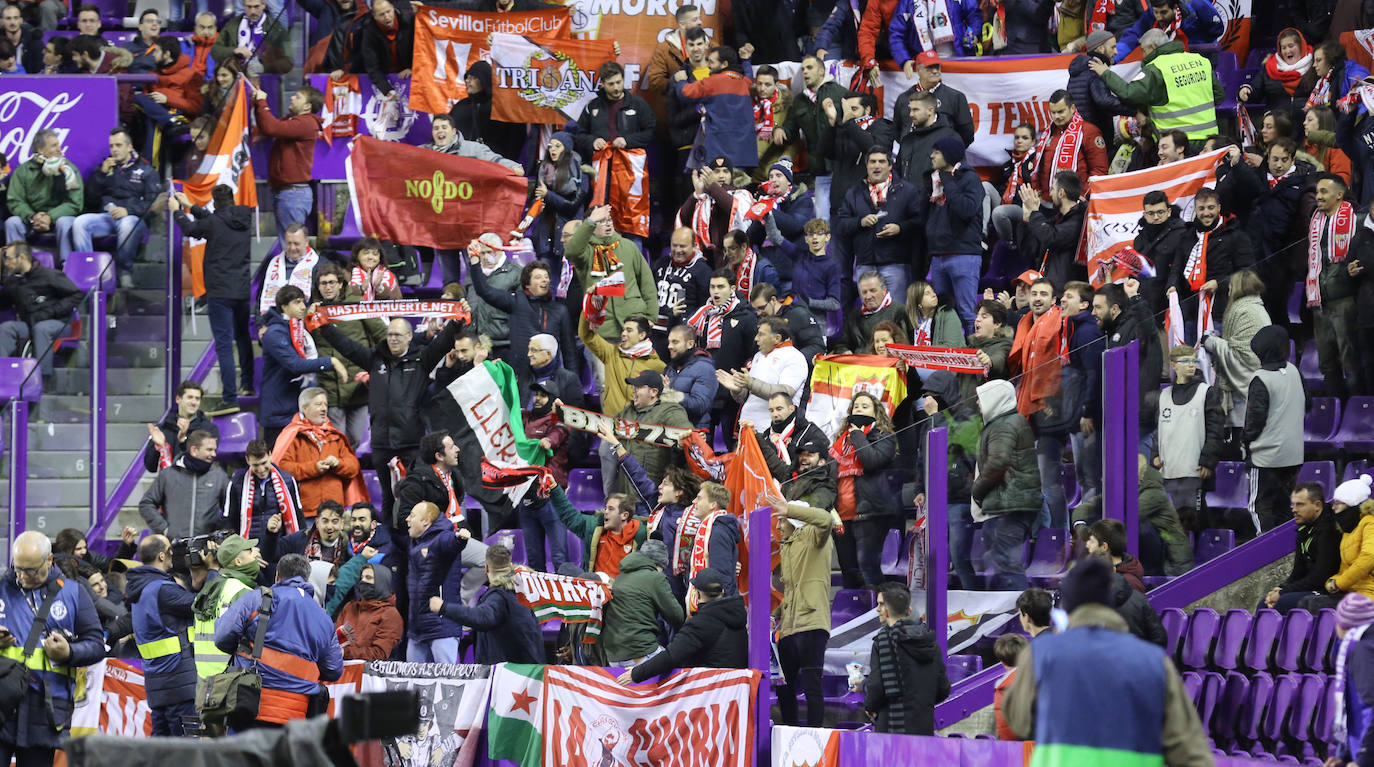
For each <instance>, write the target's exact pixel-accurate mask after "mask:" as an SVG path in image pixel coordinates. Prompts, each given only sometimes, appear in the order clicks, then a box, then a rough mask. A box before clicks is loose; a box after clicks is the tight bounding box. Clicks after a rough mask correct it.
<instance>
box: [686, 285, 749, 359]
mask: <svg viewBox="0 0 1374 767" xmlns="http://www.w3.org/2000/svg"><path fill="white" fill-rule="evenodd" d="M737 306H739V296H730V303H728V304H726V305H725V306H716V305H715V304H713V303H711V302H710V301H707V302H706V305H705V306H703V307H701V308H700V309H698V310H697V311H696V314H693V315H692V317H691V319H689V320H687V324H688V325H691V326H692V329H693V330H695V331H696V332H697V335H698V336H699V337H702V338H705V339H706V348H707V349H719V348H720V342H721V338H722V336H723V335H724V327H723V323H724V321H725V315H727V314H729V313H730V312H733V311H734V310H735V307H737Z"/></svg>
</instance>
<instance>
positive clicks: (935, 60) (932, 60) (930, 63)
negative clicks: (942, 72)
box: [916, 51, 940, 67]
mask: <svg viewBox="0 0 1374 767" xmlns="http://www.w3.org/2000/svg"><path fill="white" fill-rule="evenodd" d="M916 65H917V66H921V67H938V66H940V54H938V53H936V52H935V51H921V52H920V53H918V54H916Z"/></svg>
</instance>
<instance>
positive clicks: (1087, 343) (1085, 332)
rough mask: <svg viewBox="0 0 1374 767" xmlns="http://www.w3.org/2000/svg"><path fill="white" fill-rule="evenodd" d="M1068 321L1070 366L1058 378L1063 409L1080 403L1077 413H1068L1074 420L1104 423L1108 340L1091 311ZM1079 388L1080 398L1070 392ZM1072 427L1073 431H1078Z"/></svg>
mask: <svg viewBox="0 0 1374 767" xmlns="http://www.w3.org/2000/svg"><path fill="white" fill-rule="evenodd" d="M1068 322H1069V364H1068V365H1067V366H1065V368H1064V371H1063V375H1062V376H1061V378H1060V379H1059V390H1060V392H1062V393H1063V395H1064V399H1063V400H1062V401H1061V403H1060V406H1061V407H1065V408H1068V407H1071V406H1072V404H1073V402H1074V401H1077V403H1078V411H1077V412H1076V413H1069V414H1068V415H1069V417H1070V418H1071V419H1080V420H1081V419H1083V418H1091V419H1093V420H1095V421H1098V422H1099V423H1100V422H1101V421H1102V386H1101V385H1100V384H1099V380H1100V378H1101V376H1102V352H1104V351H1106V350H1107V341H1106V338H1105V337H1104V336H1103V335H1102V328H1100V327H1098V325H1097V320H1096V319H1094V318H1093V315H1092V311H1090V310H1084V311H1081V312H1079V313H1078V314H1075V315H1074V316H1072V317H1069V318H1068ZM1075 386H1076V387H1078V389H1079V391H1080V392H1081V393H1080V394H1078V395H1077V396H1075V395H1074V393H1073V392H1072V391H1070V390H1071V389H1072V388H1073V387H1075ZM1077 428H1078V427H1077V426H1072V427H1071V429H1070V431H1071V432H1072V431H1077Z"/></svg>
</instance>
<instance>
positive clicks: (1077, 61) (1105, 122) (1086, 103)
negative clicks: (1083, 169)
mask: <svg viewBox="0 0 1374 767" xmlns="http://www.w3.org/2000/svg"><path fill="white" fill-rule="evenodd" d="M1092 58H1096V59H1098V60H1099V61H1102V62H1103V63H1106V64H1110V63H1111V62H1110V61H1107V60H1106V57H1105V56H1102V55H1100V54H1097V53H1080V54H1078V55H1077V56H1075V57H1074V58H1073V61H1070V62H1069V84H1068V85H1066V86H1064V89H1065V90H1067V91H1068V92H1069V95H1070V96H1072V97H1073V104H1074V106H1076V107H1078V113H1079V114H1081V115H1083V120H1084V121H1085V122H1088V123H1091V124H1092V125H1093V126H1095V127H1096V128H1097V131H1098V133H1099V134H1100V135H1102V136H1103V137H1104V138H1107V137H1110V136H1113V135H1115V131H1113V130H1112V118H1113V117H1116V116H1117V115H1125V116H1127V117H1134V116H1135V110H1134V109H1133V108H1131V107H1128V106H1126V105H1125V104H1122V103H1121V99H1120V98H1119V97H1117V95H1116V94H1115V93H1112V89H1111V88H1108V87H1107V83H1106V82H1104V81H1103V80H1102V76H1101V75H1099V74H1097V73H1096V72H1094V71H1092V69H1090V68H1089V67H1088V62H1089V60H1090V59H1092ZM1083 180H1084V181H1087V179H1086V178H1084V179H1083Z"/></svg>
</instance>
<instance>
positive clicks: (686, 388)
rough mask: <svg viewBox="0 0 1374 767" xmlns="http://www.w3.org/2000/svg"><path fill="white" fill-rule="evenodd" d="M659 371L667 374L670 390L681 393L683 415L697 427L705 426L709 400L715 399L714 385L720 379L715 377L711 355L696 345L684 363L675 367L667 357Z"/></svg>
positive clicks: (706, 425) (708, 421) (709, 413)
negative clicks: (666, 362) (696, 347)
mask: <svg viewBox="0 0 1374 767" xmlns="http://www.w3.org/2000/svg"><path fill="white" fill-rule="evenodd" d="M663 375H665V376H667V377H668V385H669V386H670V387H672V389H673V391H676V392H681V393H682V401H681V402H680V403H679V404H681V405H682V409H683V410H686V411H687V417H688V418H690V419H692V425H693V426H695V427H696V428H698V429H705V428H709V427H710V424H711V403H712V402H714V401H715V399H716V389H717V387H719V386H720V383H719V382H718V381H716V363H715V362H713V361H712V360H711V355H710V353H709V352H707V351H706V350H705V349H697V350H695V351H693V352H692V355H691V356H690V357H688V358H687V364H685V365H683V366H682V367H681V368H678V366H677V364H676V363H675V362H673V361H671V360H670V361H669V362H668V365H667V367H665V368H663Z"/></svg>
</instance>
